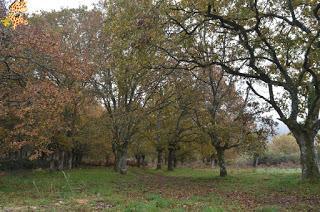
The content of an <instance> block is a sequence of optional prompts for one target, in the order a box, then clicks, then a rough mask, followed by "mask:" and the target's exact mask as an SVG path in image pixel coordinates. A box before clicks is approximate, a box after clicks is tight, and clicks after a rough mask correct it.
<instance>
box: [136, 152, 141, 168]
mask: <svg viewBox="0 0 320 212" xmlns="http://www.w3.org/2000/svg"><path fill="white" fill-rule="evenodd" d="M136 160H137V166H138V168H140V167H141V155H140V154H137V155H136Z"/></svg>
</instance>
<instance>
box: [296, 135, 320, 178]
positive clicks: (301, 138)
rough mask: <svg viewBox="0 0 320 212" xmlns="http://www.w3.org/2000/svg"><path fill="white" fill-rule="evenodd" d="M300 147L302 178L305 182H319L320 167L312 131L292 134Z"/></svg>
mask: <svg viewBox="0 0 320 212" xmlns="http://www.w3.org/2000/svg"><path fill="white" fill-rule="evenodd" d="M292 133H293V134H294V136H295V138H296V140H297V143H298V145H299V147H300V163H301V168H302V178H303V179H306V180H319V179H320V167H319V158H318V153H317V148H316V146H315V135H314V136H313V135H312V131H310V132H308V131H306V132H294V131H293V132H292Z"/></svg>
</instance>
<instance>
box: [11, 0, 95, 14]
mask: <svg viewBox="0 0 320 212" xmlns="http://www.w3.org/2000/svg"><path fill="white" fill-rule="evenodd" d="M10 2H13V0H10ZM98 2H99V0H27V3H28V11H29V13H34V12H37V11H41V10H45V11H50V10H59V9H61V8H77V7H79V6H81V5H86V6H89V7H90V6H91V5H92V4H93V3H98Z"/></svg>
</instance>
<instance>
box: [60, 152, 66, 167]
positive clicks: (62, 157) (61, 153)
mask: <svg viewBox="0 0 320 212" xmlns="http://www.w3.org/2000/svg"><path fill="white" fill-rule="evenodd" d="M64 156H65V155H64V151H61V152H59V161H58V162H59V165H58V170H63V169H64Z"/></svg>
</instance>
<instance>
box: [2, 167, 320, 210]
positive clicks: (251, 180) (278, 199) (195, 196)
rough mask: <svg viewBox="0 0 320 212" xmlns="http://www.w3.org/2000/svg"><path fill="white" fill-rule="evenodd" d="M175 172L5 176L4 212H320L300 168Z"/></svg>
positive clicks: (316, 194)
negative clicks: (221, 174)
mask: <svg viewBox="0 0 320 212" xmlns="http://www.w3.org/2000/svg"><path fill="white" fill-rule="evenodd" d="M217 175H218V171H217V170H212V169H184V168H183V169H182V168H181V169H176V170H175V171H174V172H167V171H156V170H152V169H137V168H130V170H129V172H128V174H127V175H126V176H122V175H119V174H117V173H114V172H113V171H112V169H105V168H85V169H76V170H72V171H66V172H49V171H45V170H34V171H19V172H13V173H2V174H0V210H1V211H109V210H110V211H147V212H149V211H208V212H209V211H320V184H319V183H308V182H302V181H301V180H300V170H299V169H275V168H268V169H262V168H258V169H231V170H229V176H228V177H226V178H223V179H222V178H220V177H218V176H217Z"/></svg>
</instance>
